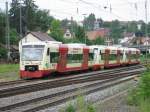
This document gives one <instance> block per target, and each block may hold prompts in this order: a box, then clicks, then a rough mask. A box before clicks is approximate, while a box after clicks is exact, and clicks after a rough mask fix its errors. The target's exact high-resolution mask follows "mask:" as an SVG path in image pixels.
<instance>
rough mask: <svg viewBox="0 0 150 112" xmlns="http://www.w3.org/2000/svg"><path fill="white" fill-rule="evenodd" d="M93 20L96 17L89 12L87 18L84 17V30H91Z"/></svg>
mask: <svg viewBox="0 0 150 112" xmlns="http://www.w3.org/2000/svg"><path fill="white" fill-rule="evenodd" d="M95 20H96V18H95V15H94V14H93V13H91V14H90V15H89V16H88V17H87V18H85V19H84V23H83V24H84V28H85V30H93V29H94V22H95Z"/></svg>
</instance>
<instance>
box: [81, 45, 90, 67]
mask: <svg viewBox="0 0 150 112" xmlns="http://www.w3.org/2000/svg"><path fill="white" fill-rule="evenodd" d="M88 58H89V49H88V48H83V62H82V69H88Z"/></svg>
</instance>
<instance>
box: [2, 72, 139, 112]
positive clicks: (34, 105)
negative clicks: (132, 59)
mask: <svg viewBox="0 0 150 112" xmlns="http://www.w3.org/2000/svg"><path fill="white" fill-rule="evenodd" d="M138 73H139V72H133V73H132V72H131V73H129V72H128V73H124V75H125V76H124V75H121V76H118V77H113V78H110V79H108V80H104V81H101V82H96V83H92V84H89V85H85V86H81V87H80V88H77V87H76V88H73V89H70V90H65V91H61V92H58V93H53V94H51V95H47V96H44V97H40V98H35V99H31V100H28V101H25V102H21V103H16V104H13V105H9V106H6V107H2V108H0V110H1V111H6V110H10V111H15V109H17V110H18V108H21V111H24V112H33V111H38V110H42V109H45V108H47V107H51V106H55V105H58V104H60V103H62V102H65V101H67V100H70V99H72V98H75V97H76V96H78V95H79V94H80V93H79V92H77V91H78V90H79V89H80V90H82V91H81V92H82V94H90V93H93V92H96V91H99V90H103V89H106V88H109V87H111V86H115V85H117V84H120V83H123V82H126V81H129V80H131V79H133V77H134V76H135V74H138ZM131 76H132V77H131ZM124 77H129V78H126V79H122V80H119V79H121V78H124Z"/></svg>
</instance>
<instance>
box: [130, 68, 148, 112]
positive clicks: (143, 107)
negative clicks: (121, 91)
mask: <svg viewBox="0 0 150 112" xmlns="http://www.w3.org/2000/svg"><path fill="white" fill-rule="evenodd" d="M127 103H128V104H129V105H136V106H138V107H139V110H140V112H150V70H149V69H147V71H145V72H144V73H143V74H142V77H141V79H140V83H139V85H138V87H137V88H135V89H133V90H132V91H130V92H129V96H128V98H127Z"/></svg>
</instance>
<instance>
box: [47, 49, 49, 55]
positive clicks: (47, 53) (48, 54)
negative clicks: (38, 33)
mask: <svg viewBox="0 0 150 112" xmlns="http://www.w3.org/2000/svg"><path fill="white" fill-rule="evenodd" d="M48 55H49V48H48V49H47V56H48Z"/></svg>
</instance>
